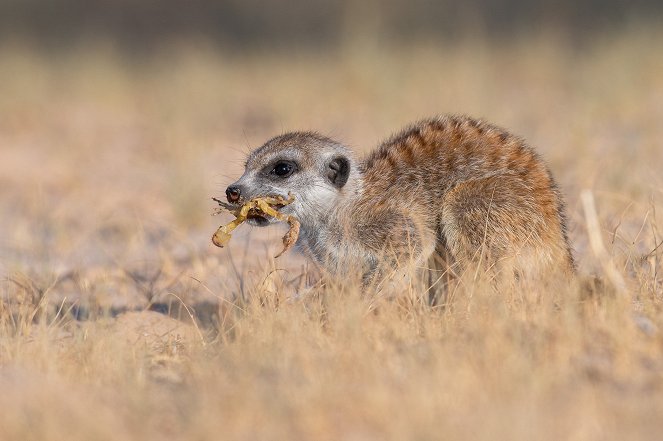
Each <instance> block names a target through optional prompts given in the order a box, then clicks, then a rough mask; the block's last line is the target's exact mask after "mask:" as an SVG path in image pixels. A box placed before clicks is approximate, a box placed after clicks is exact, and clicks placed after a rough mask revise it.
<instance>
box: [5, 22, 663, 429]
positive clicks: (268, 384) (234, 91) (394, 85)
mask: <svg viewBox="0 0 663 441" xmlns="http://www.w3.org/2000/svg"><path fill="white" fill-rule="evenodd" d="M661 37H662V35H661V34H660V32H659V31H655V30H641V31H632V32H630V33H627V34H624V35H617V36H609V37H608V36H606V37H605V38H597V39H596V41H594V42H593V43H587V44H585V45H583V46H573V45H571V44H567V43H565V42H564V41H562V40H559V39H556V38H555V37H553V36H547V37H545V38H544V37H542V38H540V39H536V38H531V39H527V40H523V41H516V42H513V43H508V44H503V45H486V44H482V43H480V42H466V43H464V44H463V45H461V46H445V45H441V46H439V45H432V44H422V45H420V46H418V47H416V48H396V49H393V48H390V49H389V50H388V51H387V50H381V49H380V48H379V47H377V48H374V49H373V50H371V51H368V52H359V51H353V50H347V51H339V52H336V53H333V54H316V55H312V54H286V53H279V54H253V55H242V56H240V55H228V54H222V53H218V52H215V51H213V50H211V49H209V48H206V47H204V46H201V45H183V46H182V47H179V48H171V49H169V50H168V51H164V52H163V53H161V54H158V55H155V56H154V57H153V58H150V59H147V60H145V59H141V60H137V59H128V58H125V57H123V56H121V55H119V54H117V53H115V52H114V51H113V50H112V48H109V47H107V46H103V45H96V46H91V47H89V48H82V49H76V50H71V51H69V52H66V53H58V54H47V53H42V52H39V51H35V50H31V49H30V48H29V47H20V46H16V45H14V46H5V47H2V48H0V84H2V85H3V87H2V90H3V93H2V94H0V115H2V117H1V118H0V214H1V216H0V227H1V228H2V232H3V234H2V235H1V236H0V272H1V273H2V275H3V279H2V282H1V284H0V286H1V287H2V288H1V292H0V294H1V295H2V302H1V303H0V390H2V394H0V406H1V408H2V409H3V411H2V414H1V416H0V439H8V440H9V439H68V440H89V439H123V440H131V439H136V440H151V439H154V440H161V439H201V440H202V439H288V440H294V439H302V440H308V439H329V440H336V439H394V440H396V439H486V440H495V439H505V440H507V439H508V440H517V439H522V440H530V439H539V440H559V439H575V440H589V439H615V440H623V439H656V438H657V437H658V436H660V433H661V432H662V431H663V420H662V419H661V415H663V308H662V307H663V285H662V281H661V274H662V269H663V264H662V263H661V262H662V256H663V245H661V241H663V233H662V231H663V214H662V212H663V205H662V200H663V177H662V176H663V175H662V174H661V170H663V154H662V153H661V152H662V150H661V149H662V148H663V147H662V146H663V124H661V121H663V106H662V103H663V58H662V57H661V56H660V55H659V54H658V53H657V51H656V47H657V42H659V41H661ZM446 112H458V113H468V114H472V115H476V116H482V117H485V118H486V119H488V120H490V121H493V122H495V123H498V124H500V125H503V126H505V127H508V128H510V129H512V130H513V131H514V132H515V133H519V134H521V135H523V136H524V137H525V138H526V139H528V140H529V141H530V142H531V143H532V144H533V145H535V146H536V147H537V148H538V150H539V151H540V152H541V153H542V154H543V156H544V157H545V158H546V159H547V160H548V162H549V164H550V165H551V168H552V169H553V171H554V173H555V175H556V177H557V180H558V182H559V183H560V184H561V186H562V190H563V191H564V193H565V194H566V196H567V201H568V205H569V215H570V220H571V222H570V223H571V228H572V231H571V239H572V243H573V245H574V248H575V251H576V257H577V260H578V262H579V264H580V272H581V274H582V276H581V281H580V282H578V283H573V282H572V283H560V284H559V285H555V286H542V285H539V284H536V283H529V281H527V280H524V281H521V282H520V284H519V285H517V286H512V287H511V288H510V289H501V290H500V292H496V291H495V289H494V288H493V287H491V285H490V284H489V283H486V281H485V280H483V278H482V277H481V275H480V274H466V275H465V277H464V278H462V279H461V281H460V282H459V283H458V284H457V285H456V286H455V288H454V290H453V292H452V295H451V297H450V300H449V303H448V304H447V305H446V307H436V308H431V307H429V306H427V305H426V304H425V302H423V301H422V300H421V299H422V297H425V296H423V295H422V294H423V293H421V292H419V291H416V290H409V291H407V292H405V293H403V295H402V296H401V297H399V298H398V299H387V298H384V297H383V296H381V295H380V293H375V294H368V295H362V294H361V293H359V292H357V291H358V290H357V289H353V288H352V287H328V288H327V289H324V290H323V289H312V290H307V289H305V287H306V285H307V283H309V282H310V280H312V278H313V276H314V275H313V274H309V272H310V271H309V268H308V267H307V266H306V264H305V262H304V261H303V260H302V259H301V258H299V257H297V256H296V255H295V253H289V254H288V255H287V256H284V257H283V258H282V259H279V260H278V263H276V262H275V261H274V260H273V259H272V258H271V257H270V256H273V255H274V254H275V253H274V250H275V247H278V246H279V244H278V240H273V239H274V238H277V237H278V236H279V235H281V234H282V232H283V227H279V226H275V227H271V228H269V229H262V230H256V229H253V230H251V229H248V228H247V229H245V230H244V231H241V232H240V231H239V230H238V233H237V237H236V238H235V240H234V241H233V243H231V244H230V246H229V248H227V249H224V250H219V249H218V248H216V247H214V246H213V245H212V244H211V243H210V241H209V231H211V230H212V229H213V228H215V223H216V220H215V218H211V217H209V213H210V211H211V208H212V204H211V203H209V197H210V196H221V195H222V191H223V189H225V186H226V185H227V184H228V183H230V182H232V181H233V180H234V178H236V177H237V176H239V174H240V173H241V169H242V160H243V155H244V153H245V152H246V151H247V150H248V149H249V148H250V147H253V146H256V145H258V144H260V143H261V142H262V141H264V140H265V139H266V138H267V137H268V136H271V135H273V134H274V133H278V132H281V131H285V130H289V129H297V128H305V129H317V130H320V131H322V132H324V133H327V134H330V135H333V136H335V137H338V138H340V139H342V140H344V141H346V142H348V143H349V144H350V145H351V146H352V147H354V148H356V149H357V150H360V151H361V150H368V149H370V148H372V147H373V146H374V145H376V144H377V142H378V140H379V139H380V137H385V136H387V134H389V133H390V132H391V131H393V130H396V129H398V128H400V127H401V126H402V125H403V124H405V123H408V122H411V121H413V120H415V119H417V118H418V117H424V116H429V115H433V114H436V113H446ZM228 158H229V159H228ZM581 194H582V195H583V196H582V197H581ZM591 274H596V275H597V276H598V279H596V280H595V279H593V278H592V277H591V276H590V275H591ZM560 282H566V281H560ZM159 312H161V313H167V314H169V315H170V317H168V316H167V315H166V314H160V313H159Z"/></svg>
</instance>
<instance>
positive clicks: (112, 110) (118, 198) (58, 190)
mask: <svg viewBox="0 0 663 441" xmlns="http://www.w3.org/2000/svg"><path fill="white" fill-rule="evenodd" d="M662 12H663V4H662V3H661V2H657V1H653V0H652V1H648V0H634V1H626V0H603V1H598V0H576V1H567V0H562V1H521V0H495V1H487V0H469V1H465V2H450V1H430V0H411V1H400V0H387V1H382V2H378V1H363V2H358V1H323V0H309V1H299V0H297V1H292V0H291V1H269V2H265V1H256V0H242V1H238V0H226V1H209V0H192V1H188V2H179V1H173V0H160V1H153V0H143V1H132V0H113V1H110V0H97V1H94V2H91V1H84V0H53V1H48V2H45V1H37V0H0V229H1V231H2V233H1V234H0V272H2V273H4V274H8V275H10V276H11V277H12V278H16V277H24V278H25V280H28V281H30V282H29V283H31V284H33V285H35V286H37V287H38V288H39V289H37V290H36V292H44V291H45V290H48V291H49V293H50V298H51V299H52V301H53V303H54V304H55V305H58V304H62V302H63V299H66V301H67V302H71V303H72V304H73V305H77V306H76V308H78V307H79V306H80V307H81V308H82V306H83V305H87V306H86V307H85V308H83V309H82V310H83V311H94V310H95V308H96V307H97V306H98V305H102V306H103V305H105V306H108V305H111V306H112V307H113V308H118V310H121V309H122V308H134V307H139V308H140V307H144V306H145V305H151V304H153V303H156V302H162V301H165V300H163V299H164V298H169V296H171V294H172V293H174V292H175V293H177V295H178V296H180V297H181V298H182V299H185V300H187V301H191V302H202V301H209V302H212V303H213V302H216V301H218V297H223V296H236V295H245V294H246V293H247V292H248V291H250V287H251V286H252V285H251V284H252V283H254V282H251V280H253V279H251V277H254V278H255V280H258V281H260V280H262V279H263V278H264V274H266V273H267V272H269V271H270V268H274V267H275V266H276V267H279V268H286V269H288V271H285V272H284V273H283V274H285V275H284V276H283V280H282V281H281V282H283V283H284V284H287V283H290V282H292V281H293V280H298V279H297V278H298V275H300V274H301V273H302V271H305V263H304V262H303V260H302V259H301V258H300V257H298V256H297V255H296V253H289V254H288V255H286V256H284V257H283V258H282V259H281V260H279V261H278V262H276V263H275V262H274V261H273V260H271V258H270V256H273V255H274V254H275V253H276V251H277V250H278V246H279V244H280V239H279V238H280V236H281V235H282V234H283V229H279V228H278V227H274V228H270V229H267V230H265V229H263V230H260V231H258V230H251V229H250V228H244V227H242V228H240V229H239V230H238V232H237V233H236V235H235V238H234V239H233V242H231V245H230V247H229V248H228V249H223V250H221V249H217V248H214V247H213V246H212V245H211V244H210V236H211V234H212V233H213V232H214V230H215V229H216V227H217V226H218V225H219V224H221V223H224V222H227V221H228V219H227V218H226V217H223V216H221V217H215V218H212V217H210V216H209V215H210V213H211V211H212V208H213V205H214V204H213V203H212V202H211V201H210V197H211V196H219V195H222V194H223V190H224V189H225V187H226V186H227V185H228V183H230V182H232V181H234V180H235V178H236V177H237V176H239V174H240V173H241V171H242V163H243V158H244V156H245V154H246V153H247V152H248V151H249V149H251V148H253V147H256V146H258V145H260V144H261V143H262V142H264V140H265V139H266V138H268V137H271V136H273V135H275V134H277V133H280V132H283V131H287V130H295V129H309V130H318V131H320V132H322V133H324V134H327V135H331V136H334V137H337V138H339V139H340V140H342V141H343V142H346V143H347V144H348V145H350V146H351V147H352V148H354V149H356V150H357V151H358V152H360V153H362V152H366V151H368V150H370V149H371V148H373V147H374V146H376V145H377V144H378V143H379V142H380V140H382V139H385V138H387V137H388V136H389V135H390V134H391V133H393V132H394V131H396V130H399V129H400V128H401V127H403V126H404V125H406V124H409V123H411V122H413V121H416V120H417V119H419V118H422V117H428V116H431V115H436V114H443V113H466V114H471V115H473V116H477V117H483V118H485V119H487V120H489V121H492V122H494V123H496V124H498V125H502V126H504V127H507V128H509V129H510V130H512V131H513V132H514V133H517V134H519V135H521V136H524V137H525V138H526V139H527V140H528V141H529V142H530V144H532V145H533V146H535V147H536V148H537V149H538V150H539V151H540V152H541V153H542V155H543V156H544V157H545V158H546V160H547V161H548V163H549V164H550V166H551V169H552V171H553V173H554V175H555V176H556V177H557V179H558V181H559V184H560V186H561V188H562V190H563V191H564V193H565V194H566V197H567V200H568V204H569V215H570V218H571V236H572V240H573V243H574V247H575V250H576V254H577V255H578V260H579V262H580V265H581V267H582V268H583V269H584V270H586V271H590V270H591V269H592V266H593V260H592V258H591V256H589V255H587V252H586V249H587V240H586V234H585V233H584V226H583V225H584V219H583V215H582V212H581V209H580V207H579V205H578V194H579V192H580V190H582V189H584V188H589V189H591V190H593V191H594V192H595V195H596V197H597V201H598V202H597V203H598V206H599V210H600V213H599V215H600V217H601V221H602V223H603V225H604V226H605V232H606V235H607V236H606V237H608V238H609V240H610V246H611V247H612V248H611V253H613V254H615V255H617V256H626V257H628V256H634V255H640V254H646V253H648V252H650V251H651V250H652V249H654V248H655V246H656V245H655V244H656V243H657V242H656V241H657V239H656V237H657V236H656V235H657V233H656V232H655V231H657V230H656V229H655V228H654V226H653V225H655V224H652V225H650V224H649V223H648V222H652V219H655V217H654V216H653V215H652V213H654V212H655V208H656V207H660V202H661V197H662V194H661V192H662V188H663V184H662V181H661V174H660V170H661V169H662V168H663V155H662V154H661V151H662V149H663V124H662V123H661V122H662V121H663V56H662V52H661V50H660V48H661V43H662V42H663V27H662V23H663V21H662V20H661V18H662ZM660 211H661V209H660V208H659V212H660ZM249 239H250V240H249ZM638 253H640V254H638ZM25 283H28V282H25ZM25 283H24V284H25ZM255 283H258V282H255ZM293 283H294V282H293ZM21 289H22V288H17V284H15V283H6V284H3V294H4V295H5V296H6V297H12V296H14V297H15V296H17V295H18V294H17V292H18V291H21ZM17 290H18V291H17ZM40 290H41V291H40ZM21 292H23V291H21ZM171 297H172V296H171ZM158 299H162V300H158Z"/></svg>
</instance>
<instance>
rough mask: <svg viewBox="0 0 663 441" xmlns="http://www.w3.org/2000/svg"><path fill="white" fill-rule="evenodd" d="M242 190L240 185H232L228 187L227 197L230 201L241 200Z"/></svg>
mask: <svg viewBox="0 0 663 441" xmlns="http://www.w3.org/2000/svg"><path fill="white" fill-rule="evenodd" d="M240 194H241V192H240V191H239V187H237V186H236V185H231V186H230V187H228V188H226V198H228V202H237V201H239V197H240Z"/></svg>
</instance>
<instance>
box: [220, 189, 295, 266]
mask: <svg viewBox="0 0 663 441" xmlns="http://www.w3.org/2000/svg"><path fill="white" fill-rule="evenodd" d="M212 200H213V201H215V202H216V203H218V204H219V208H217V209H216V211H215V212H214V213H213V215H216V214H219V213H221V212H223V210H226V211H229V212H230V213H232V214H233V215H234V216H235V220H233V221H232V222H230V223H229V224H227V225H222V226H220V227H219V228H218V229H217V230H216V232H215V233H214V235H213V236H212V243H213V244H214V245H216V246H217V247H224V246H225V245H227V244H228V242H230V238H231V234H230V233H231V232H232V231H233V230H234V229H235V228H237V227H238V226H239V225H241V224H242V223H243V222H245V221H247V220H248V221H250V222H251V223H255V224H256V225H258V226H263V225H267V224H268V223H269V222H270V221H269V218H270V217H271V218H274V219H276V220H279V221H284V222H287V223H288V225H289V226H290V228H289V229H288V232H287V233H286V234H285V236H283V250H282V251H281V252H280V253H279V254H278V255H276V256H275V257H279V256H281V255H282V254H283V253H285V252H286V251H288V250H289V249H290V248H292V247H293V245H294V244H295V242H297V238H298V237H299V227H300V224H299V221H298V220H297V219H295V218H294V217H293V216H289V215H285V214H283V213H281V212H279V211H278V209H279V208H281V207H284V206H286V205H288V204H291V203H292V202H294V200H295V197H294V196H293V195H289V197H288V199H285V198H284V197H282V196H261V197H257V198H253V199H250V200H249V201H247V202H245V203H244V204H241V205H239V204H229V203H226V202H223V201H222V200H220V199H217V198H212Z"/></svg>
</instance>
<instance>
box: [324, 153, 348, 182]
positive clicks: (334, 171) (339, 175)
mask: <svg viewBox="0 0 663 441" xmlns="http://www.w3.org/2000/svg"><path fill="white" fill-rule="evenodd" d="M349 176H350V160H348V158H346V157H343V156H337V157H335V158H333V159H332V160H331V161H329V164H327V178H328V179H329V182H331V183H332V185H334V186H335V187H336V188H341V187H343V186H344V185H345V183H346V182H348V177H349Z"/></svg>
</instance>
